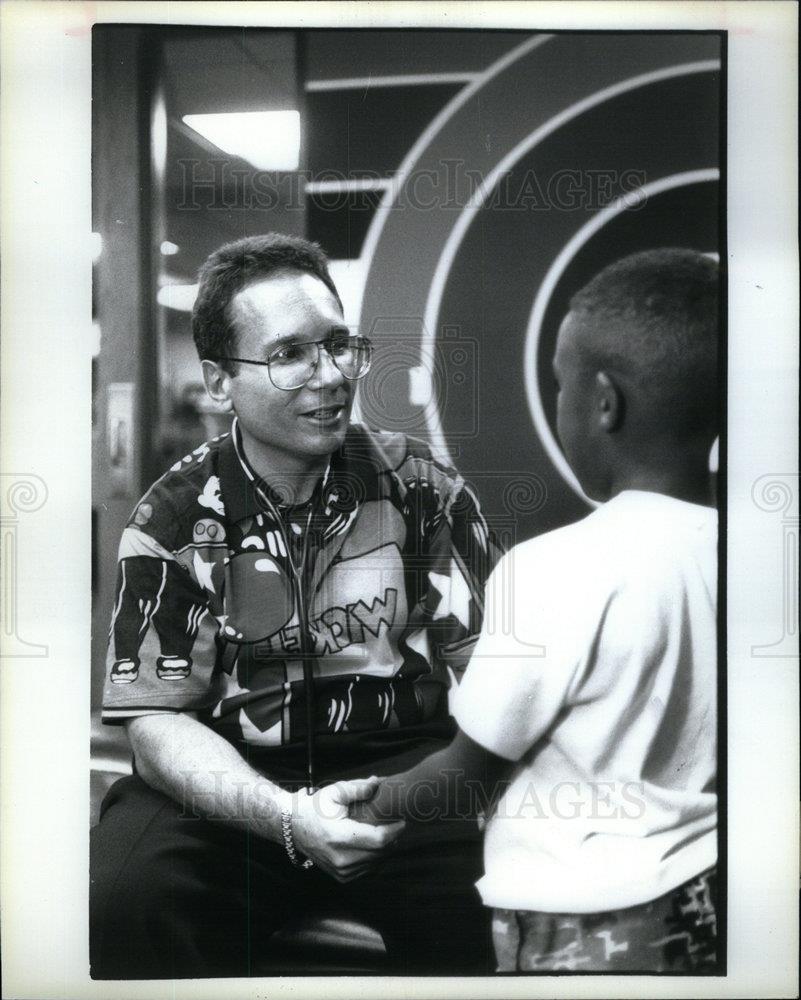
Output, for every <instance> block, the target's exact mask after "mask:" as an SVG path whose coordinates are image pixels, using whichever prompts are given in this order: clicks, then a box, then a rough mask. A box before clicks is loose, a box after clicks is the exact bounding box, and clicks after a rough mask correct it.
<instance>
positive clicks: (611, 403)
mask: <svg viewBox="0 0 801 1000" xmlns="http://www.w3.org/2000/svg"><path fill="white" fill-rule="evenodd" d="M595 401H596V419H597V421H598V426H599V427H600V428H601V430H604V431H606V432H607V433H610V434H611V433H612V432H613V431H616V430H618V428H620V426H621V425H622V424H623V418H624V416H625V402H626V401H625V398H624V396H623V393H622V392H621V391H620V388H619V387H618V385H617V384H616V383H615V380H614V379H613V378H612V377H611V376H610V375H608V374H607V373H606V372H604V371H600V372H597V373H596V375H595Z"/></svg>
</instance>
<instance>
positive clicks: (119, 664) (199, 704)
mask: <svg viewBox="0 0 801 1000" xmlns="http://www.w3.org/2000/svg"><path fill="white" fill-rule="evenodd" d="M216 634H217V623H216V621H215V619H214V618H213V616H212V615H211V613H210V610H209V604H208V599H207V596H206V593H205V592H204V590H203V589H202V588H201V587H200V586H199V585H198V583H197V582H196V581H195V580H194V579H193V577H192V576H191V575H190V573H189V572H188V571H187V569H185V568H184V566H183V565H181V563H180V562H179V561H178V560H177V559H176V557H175V555H174V554H173V553H172V552H170V551H169V549H167V548H165V547H164V546H163V545H162V544H161V543H160V542H158V541H157V540H156V539H155V538H154V537H152V536H151V535H149V534H148V533H147V532H145V531H143V530H140V529H139V528H138V527H137V526H136V525H132V524H129V525H128V527H127V528H126V529H125V530H124V532H123V535H122V539H121V542H120V550H119V558H118V568H117V589H116V599H115V602H114V610H113V613H112V619H111V628H110V630H109V647H108V656H107V661H106V677H105V686H104V690H103V713H102V718H103V721H104V722H108V723H114V722H119V721H121V720H123V719H126V718H130V717H133V716H136V715H148V714H153V713H154V712H175V711H199V710H201V709H203V708H207V707H209V706H210V705H211V704H213V703H214V700H215V699H214V696H213V691H212V686H211V684H212V676H213V672H214V664H215V659H216V644H215V637H216Z"/></svg>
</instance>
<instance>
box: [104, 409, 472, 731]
mask: <svg viewBox="0 0 801 1000" xmlns="http://www.w3.org/2000/svg"><path fill="white" fill-rule="evenodd" d="M349 440H350V444H349V448H348V449H346V450H345V452H343V454H342V455H338V456H336V458H337V461H336V462H335V463H333V464H332V466H331V469H330V476H329V477H327V481H326V479H324V480H323V483H322V485H321V488H320V490H319V494H318V495H317V498H316V500H314V502H313V503H312V504H310V505H298V506H296V507H286V506H284V505H282V503H281V500H280V498H279V497H277V496H276V495H274V494H272V493H270V492H269V487H268V486H267V485H266V484H262V483H261V482H260V481H259V480H258V478H257V477H256V476H255V474H253V472H252V470H251V469H250V468H249V466H248V465H247V463H246V461H245V459H244V456H243V455H242V454H241V453H240V449H239V442H238V439H237V437H236V434H234V435H232V436H231V437H226V438H224V439H219V440H217V441H214V442H209V444H208V445H207V446H206V447H205V448H200V449H198V450H197V453H192V455H188V456H186V457H185V458H184V459H182V460H181V462H180V463H176V466H175V467H173V468H172V469H171V470H170V471H169V472H168V473H167V474H165V476H163V477H162V478H161V479H160V480H159V481H158V482H157V483H155V484H154V486H153V487H152V488H151V490H150V491H149V493H148V494H147V495H146V496H145V497H144V498H143V499H142V501H141V502H140V503H139V505H138V507H137V508H136V511H135V512H134V515H133V517H132V518H131V520H130V521H129V523H128V526H127V527H126V529H125V531H124V532H123V537H122V541H121V545H120V555H119V571H118V588H117V598H116V602H115V606H114V610H113V616H112V623H111V631H110V636H109V638H110V643H109V647H110V648H109V655H108V668H107V669H108V673H107V686H106V690H105V694H104V706H103V713H104V716H103V717H104V719H105V720H107V721H116V720H118V719H123V718H126V717H128V716H130V715H131V714H135V713H139V712H141V711H175V710H186V711H193V712H197V713H199V714H200V717H201V718H203V719H204V720H205V721H207V723H208V724H209V725H210V726H211V727H212V728H214V729H215V731H217V732H218V733H219V734H220V735H222V736H224V737H226V738H228V739H232V740H235V741H240V740H244V741H245V742H248V743H250V744H254V745H259V746H265V747H267V746H280V745H286V744H289V743H294V742H297V741H300V740H302V739H303V738H304V736H305V733H306V730H307V726H308V718H307V704H308V703H307V699H306V697H305V679H304V652H305V651H306V650H308V653H309V654H310V655H311V656H312V657H313V670H314V678H315V681H314V698H313V707H314V716H315V717H314V721H313V725H314V728H315V731H316V732H317V733H320V734H329V735H334V734H346V733H352V734H355V733H360V732H376V731H379V730H384V729H394V728H398V727H400V728H404V727H409V726H419V725H422V724H428V723H429V722H430V724H431V725H439V722H438V721H437V720H442V719H444V718H446V716H447V701H448V689H449V688H450V686H451V685H452V683H453V676H452V670H457V671H458V670H459V669H460V668H463V661H465V657H466V656H467V655H469V650H470V647H471V644H472V642H473V637H474V635H475V632H476V624H477V619H476V618H475V616H476V610H475V609H476V608H477V603H476V599H475V593H476V588H475V587H474V586H473V584H472V572H471V565H472V562H473V561H477V565H479V566H480V567H481V572H480V574H479V575H480V576H481V577H482V578H483V577H484V576H485V568H484V567H483V562H482V560H485V561H486V562H487V563H489V562H490V561H491V560H490V559H489V558H488V556H489V555H490V554H491V553H490V550H489V546H488V544H487V541H486V533H483V534H482V533H481V532H480V529H482V522H481V519H480V514H478V513H476V514H475V516H472V515H471V511H472V510H473V506H471V503H469V502H466V501H469V500H470V498H469V496H466V494H463V493H460V492H459V485H460V484H459V482H458V480H457V479H456V477H455V475H454V474H452V473H450V472H448V471H447V470H446V471H443V470H441V469H439V468H438V467H436V466H435V465H434V464H433V463H432V460H431V459H430V457H429V456H428V455H427V454H426V453H425V452H422V451H421V454H420V455H418V454H417V453H416V452H413V451H412V450H410V449H411V448H412V447H416V446H413V445H410V443H409V441H408V439H405V438H403V437H402V436H383V437H379V436H376V435H373V434H372V432H367V431H365V430H364V429H362V428H354V429H353V430H352V432H351V438H350V439H349ZM379 445H380V448H379ZM476 532H479V536H478V537H477V538H475V539H474V538H473V534H475V533H476ZM304 549H305V550H306V553H307V559H306V571H305V573H304V581H303V598H304V601H303V605H302V606H301V605H299V604H298V603H297V595H296V593H295V591H296V588H297V586H298V582H299V581H298V580H297V579H296V576H295V564H297V565H298V566H299V565H300V563H301V562H302V561H303V560H302V558H301V556H302V553H303V551H304ZM474 550H475V551H476V552H479V555H478V556H475V555H474V554H473V553H474ZM461 553H465V554H466V555H467V563H463V560H462V555H461ZM481 553H483V555H482V554H481ZM474 619H475V620H474ZM304 630H305V631H304ZM306 636H308V642H306V641H305V637H306Z"/></svg>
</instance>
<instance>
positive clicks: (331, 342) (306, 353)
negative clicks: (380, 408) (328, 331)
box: [215, 334, 373, 392]
mask: <svg viewBox="0 0 801 1000" xmlns="http://www.w3.org/2000/svg"><path fill="white" fill-rule="evenodd" d="M323 347H324V348H325V351H326V354H328V357H329V358H330V359H331V361H332V362H333V363H334V366H335V367H336V369H337V370H338V371H339V372H340V373H341V374H342V376H343V377H344V378H346V379H348V381H350V382H355V381H356V380H357V379H360V378H364V376H365V375H366V374H367V372H368V371H369V370H370V364H371V362H372V358H373V345H372V343H371V342H370V341H369V340H368V339H367V337H358V336H354V337H351V336H341V335H337V334H333V335H329V336H328V337H325V338H324V339H323V340H308V341H303V342H299V343H296V342H292V343H289V344H284V345H283V346H282V347H278V348H276V349H275V350H274V351H273V352H272V353H271V354H270V355H269V357H268V358H267V359H266V360H265V361H257V360H255V359H254V358H233V357H218V358H216V359H215V360H217V361H238V362H239V363H240V364H243V365H263V366H264V367H265V368H266V369H267V374H268V375H269V376H270V381H271V382H272V384H273V385H274V386H275V388H276V389H283V390H284V391H285V392H290V391H291V390H292V389H301V388H302V387H303V386H304V385H306V383H307V382H308V381H309V379H310V378H311V377H312V376H313V375H314V373H315V371H316V370H317V366H318V365H319V364H320V349H321V348H323Z"/></svg>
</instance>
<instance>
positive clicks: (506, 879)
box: [354, 249, 719, 973]
mask: <svg viewBox="0 0 801 1000" xmlns="http://www.w3.org/2000/svg"><path fill="white" fill-rule="evenodd" d="M718 281H719V279H718V269H717V265H716V264H715V263H714V262H713V261H712V260H711V259H709V258H707V257H705V256H704V255H702V254H699V253H696V252H694V251H691V250H681V249H662V250H653V251H647V252H644V253H639V254H635V255H633V256H631V257H627V258H625V259H624V260H622V261H619V262H618V263H616V264H613V265H612V266H610V267H607V268H606V269H605V270H603V271H602V272H601V273H600V274H599V275H598V276H597V277H596V278H594V279H593V280H592V281H591V282H590V283H589V284H588V285H587V286H586V287H585V288H584V289H582V291H580V292H579V293H578V294H577V295H576V296H575V297H574V298H573V300H572V302H571V309H570V312H569V313H568V315H567V317H566V318H565V320H564V322H563V323H562V326H561V328H560V331H559V337H558V342H557V348H556V355H555V358H554V372H555V375H556V378H557V382H558V387H559V394H558V402H557V430H558V434H559V437H560V440H561V442H562V447H563V449H564V452H565V455H566V457H567V459H568V461H569V462H570V465H571V467H572V468H573V470H574V472H575V474H576V476H577V478H578V480H579V482H580V484H581V486H582V488H583V490H584V491H585V492H586V493H587V495H588V496H590V497H591V498H592V499H593V500H596V501H601V503H602V506H600V507H599V508H598V509H597V510H596V511H594V512H593V513H592V514H590V515H589V516H588V517H586V518H584V520H582V521H580V522H578V523H576V524H571V525H569V526H567V527H564V528H560V529H558V530H556V531H552V532H549V533H547V534H545V535H543V536H540V537H538V538H534V539H532V540H530V541H528V542H525V543H523V544H522V545H519V546H517V547H516V548H515V549H513V550H512V551H511V552H510V553H508V554H507V555H506V556H505V557H504V558H503V559H502V560H501V562H500V564H499V565H498V566H497V567H496V570H495V572H494V573H493V576H492V578H491V580H490V583H489V584H488V590H487V608H486V614H485V619H484V621H485V624H484V631H483V632H482V635H481V638H480V639H479V642H478V644H477V646H476V649H475V652H474V654H473V657H472V659H471V662H470V664H469V666H468V669H467V671H466V674H465V676H464V679H463V681H462V683H461V685H460V686H459V689H458V691H457V693H456V699H455V713H454V714H455V716H456V719H457V721H458V723H459V726H460V732H459V734H458V735H457V737H456V739H455V740H454V742H453V743H452V744H451V746H450V747H449V748H448V749H447V750H444V751H441V752H439V753H437V754H435V755H433V756H432V757H429V758H427V760H425V761H423V762H422V763H421V764H420V765H418V766H417V767H416V768H413V769H412V770H411V771H409V772H406V774H405V775H402V776H398V777H396V778H394V779H390V780H388V781H387V782H385V784H384V785H383V786H382V787H381V788H380V790H379V792H378V794H377V795H376V797H375V798H374V800H373V801H372V802H371V803H368V804H364V803H362V804H360V805H358V806H357V807H355V809H354V812H358V813H359V815H362V816H364V815H365V814H366V813H368V812H369V813H371V815H372V817H373V818H374V819H378V820H381V821H384V820H386V819H388V818H391V817H394V816H396V815H404V816H408V817H409V818H412V819H413V818H414V814H415V812H416V813H417V815H418V817H421V816H426V815H431V811H432V804H434V803H436V805H437V808H439V810H440V811H441V810H442V809H443V805H445V809H446V813H447V815H454V814H462V815H463V814H464V813H465V812H469V811H472V812H475V811H476V804H477V803H476V795H475V791H476V779H478V780H479V781H480V783H481V786H482V788H483V791H484V799H485V804H486V797H487V792H488V789H491V790H495V791H497V782H498V780H499V779H501V778H505V779H506V780H505V782H504V785H503V790H502V793H501V795H500V797H499V798H498V799H497V801H496V802H495V803H494V806H493V807H492V808H491V809H490V810H489V811H488V818H487V823H486V834H485V848H484V862H485V875H484V877H483V878H482V879H481V880H480V882H479V883H478V887H479V890H480V891H481V895H482V898H483V901H484V903H485V905H487V906H492V907H494V908H495V911H496V912H495V919H494V923H493V930H494V937H495V946H496V953H497V957H498V962H499V971H509V970H515V969H516V970H519V971H545V970H557V969H570V970H576V971H584V972H586V971H610V972H611V971H624V970H625V971H639V972H662V971H671V972H695V973H702V972H707V973H708V972H715V971H716V927H715V893H716V887H715V865H716V861H717V795H716V784H715V781H716V736H717V721H716V717H717V716H716V698H717V681H716V676H717V675H716V671H717V665H716V646H717V643H716V636H717V611H716V591H717V558H716V553H717V515H716V512H715V510H714V509H713V508H712V507H710V506H707V505H708V504H709V502H710V501H709V497H710V481H709V472H708V459H709V454H710V449H711V446H712V443H713V441H714V439H715V437H716V434H717V426H716V424H717V410H718V405H717V370H718V368H717V343H718V319H717V306H718V291H719V285H718ZM501 601H511V604H512V614H511V620H512V622H513V627H512V629H511V630H510V631H509V632H508V633H505V634H501V633H499V632H498V631H494V632H493V631H492V623H493V622H497V621H499V620H500V616H499V614H498V611H499V610H500V602H501ZM445 773H447V775H448V778H447V781H446V779H445V778H444V777H443V775H444V774H445ZM454 775H458V776H457V777H456V779H455V780H454ZM412 793H414V797H413V798H412ZM446 799H448V800H449V801H447V804H445V800H446ZM454 810H455V812H454Z"/></svg>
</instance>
